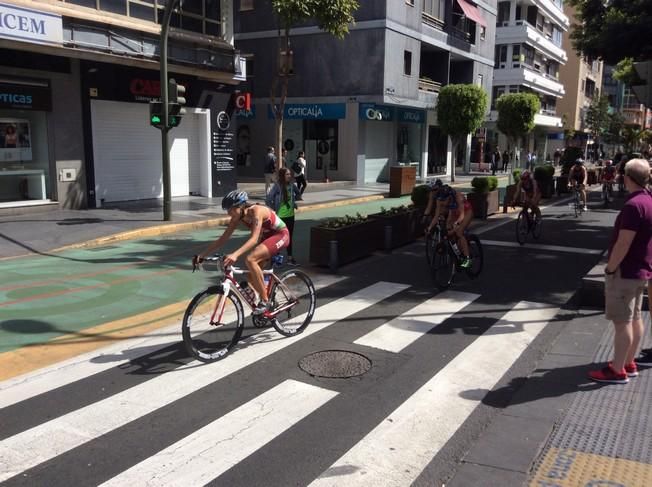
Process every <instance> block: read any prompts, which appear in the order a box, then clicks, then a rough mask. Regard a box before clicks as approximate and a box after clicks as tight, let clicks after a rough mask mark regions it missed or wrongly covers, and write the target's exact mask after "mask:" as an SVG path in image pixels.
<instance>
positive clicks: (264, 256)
mask: <svg viewBox="0 0 652 487" xmlns="http://www.w3.org/2000/svg"><path fill="white" fill-rule="evenodd" d="M248 199H249V197H248V195H247V193H246V192H244V191H238V190H235V191H231V192H230V193H229V194H227V195H226V196H225V197H224V198H223V199H222V209H224V210H226V211H227V213H228V215H229V216H230V217H231V221H230V222H229V226H228V227H227V228H226V230H225V231H224V233H223V234H222V236H221V237H220V238H218V239H217V240H216V241H215V242H213V243H212V244H211V245H209V246H208V248H207V249H206V250H204V252H202V253H201V254H199V255H198V256H197V258H198V260H199V261H201V260H202V259H203V258H204V257H206V256H208V255H211V254H212V253H214V252H215V251H216V250H218V249H219V248H220V247H222V245H224V244H225V243H226V242H227V241H228V240H229V238H230V237H231V235H232V234H233V232H234V231H235V229H236V227H237V226H238V225H239V224H240V223H242V224H243V225H244V226H246V227H247V228H249V229H250V230H251V236H250V237H249V239H248V240H247V241H246V242H245V243H244V244H243V245H242V246H241V247H240V248H239V249H237V250H236V251H234V252H231V253H230V254H228V255H226V256H225V257H224V265H225V266H228V265H231V264H233V263H234V262H236V261H237V260H238V259H239V258H240V257H242V255H244V254H245V253H247V252H249V251H250V250H251V252H250V253H249V254H248V255H247V257H246V258H245V262H246V265H247V268H248V269H249V271H250V274H249V284H250V285H251V286H252V287H253V288H254V290H255V291H256V292H257V293H258V295H259V296H260V303H258V306H256V308H255V309H254V311H253V314H257V315H258V314H263V313H264V312H265V311H267V310H268V309H269V297H268V295H267V288H266V286H265V284H264V282H263V269H262V265H263V263H264V262H265V261H268V260H269V259H270V258H271V257H272V256H273V255H276V254H278V253H279V252H280V251H281V250H283V249H284V248H285V247H287V246H288V245H289V244H290V232H289V231H288V229H287V227H286V226H285V223H283V220H281V218H280V217H279V216H278V215H277V214H276V213H274V211H273V210H271V209H270V208H268V207H266V206H262V205H254V204H251V203H249V202H248Z"/></svg>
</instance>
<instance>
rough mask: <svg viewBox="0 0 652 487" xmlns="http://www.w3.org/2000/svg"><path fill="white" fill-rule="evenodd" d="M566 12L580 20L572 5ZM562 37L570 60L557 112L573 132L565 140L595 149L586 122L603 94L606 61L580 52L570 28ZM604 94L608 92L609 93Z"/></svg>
mask: <svg viewBox="0 0 652 487" xmlns="http://www.w3.org/2000/svg"><path fill="white" fill-rule="evenodd" d="M564 12H565V13H566V15H567V16H568V18H569V19H570V21H571V23H576V22H577V19H576V18H575V12H574V9H573V7H571V6H569V5H566V6H564ZM563 39H564V40H563V47H564V49H565V50H566V52H567V53H568V61H567V62H566V64H565V65H564V66H562V67H561V69H560V73H559V79H560V80H561V82H562V83H563V84H564V86H565V87H566V94H565V95H564V96H563V98H562V99H561V100H559V103H558V104H557V113H558V114H559V115H560V116H561V117H562V124H563V125H564V129H565V130H566V133H570V131H572V132H574V136H573V139H572V140H567V141H565V144H566V145H574V146H578V147H582V148H583V149H585V150H587V152H593V151H592V143H593V141H592V140H591V137H590V135H589V133H590V128H589V126H588V125H587V123H586V113H587V110H588V108H589V107H590V106H591V103H592V102H593V101H594V100H595V99H596V97H599V96H602V95H603V90H602V80H603V63H602V61H598V60H591V59H587V58H586V57H584V56H578V55H577V53H576V52H575V50H574V49H573V45H572V43H571V38H570V32H566V33H564V37H563ZM604 95H605V96H609V95H607V94H606V93H604ZM614 95H615V94H614ZM596 154H597V152H596Z"/></svg>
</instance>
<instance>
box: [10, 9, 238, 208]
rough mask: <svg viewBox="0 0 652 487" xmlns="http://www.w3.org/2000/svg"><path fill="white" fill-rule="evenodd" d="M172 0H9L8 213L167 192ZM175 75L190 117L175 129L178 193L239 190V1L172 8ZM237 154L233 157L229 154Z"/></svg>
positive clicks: (175, 186) (174, 167) (174, 174)
mask: <svg viewBox="0 0 652 487" xmlns="http://www.w3.org/2000/svg"><path fill="white" fill-rule="evenodd" d="M165 3H166V2H164V1H161V0H146V1H141V0H66V1H54V0H50V1H46V0H44V1H29V0H4V1H3V2H2V3H0V19H1V20H0V73H1V74H0V210H2V209H5V210H6V211H8V210H7V209H10V208H11V209H14V210H15V209H16V208H24V207H27V206H43V205H46V206H54V207H56V206H61V207H66V208H84V207H87V206H90V207H95V206H101V205H102V204H108V203H111V202H115V201H124V200H135V199H149V198H160V197H161V196H162V183H161V174H162V168H161V135H160V132H159V131H158V130H157V129H155V128H153V127H151V126H150V125H149V101H150V100H154V99H156V98H158V97H159V96H160V81H159V79H160V77H159V36H160V30H161V28H160V24H161V22H162V15H163V11H164V6H165ZM169 53H170V54H169V64H170V67H169V72H170V77H175V78H176V79H177V81H178V82H179V83H180V84H183V85H185V86H186V87H187V89H188V93H187V99H188V114H187V115H186V116H185V117H184V119H183V122H182V123H181V125H180V126H179V127H178V128H175V129H174V130H172V131H171V132H170V141H171V148H172V150H171V172H172V181H173V183H172V186H173V187H172V194H173V195H174V196H176V195H179V196H181V195H184V196H187V195H189V194H195V193H196V194H202V195H205V196H212V195H219V194H220V192H221V191H223V189H225V188H227V187H235V175H234V164H230V165H229V162H228V157H229V155H231V154H229V151H231V152H232V151H233V147H234V140H235V134H231V133H230V132H229V130H227V129H224V130H222V128H220V127H218V126H217V125H218V123H217V119H218V114H219V113H221V112H225V113H228V112H229V110H230V107H231V108H232V105H233V102H232V99H233V96H232V95H233V91H234V87H236V86H237V85H238V84H239V83H240V79H243V78H244V73H242V72H241V69H240V68H241V65H242V62H241V60H240V58H239V56H238V54H237V53H236V51H235V49H234V47H233V5H232V1H231V0H221V1H220V0H189V1H186V2H185V3H184V7H183V8H182V9H181V10H179V11H178V12H177V13H176V14H174V15H173V17H172V29H171V31H170V40H169ZM225 154H226V155H225Z"/></svg>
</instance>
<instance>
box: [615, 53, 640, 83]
mask: <svg viewBox="0 0 652 487" xmlns="http://www.w3.org/2000/svg"><path fill="white" fill-rule="evenodd" d="M613 77H614V79H617V80H618V81H621V82H623V83H625V84H626V85H628V86H632V85H637V84H642V83H643V80H642V79H641V78H640V76H639V75H638V73H637V72H636V70H635V69H634V60H633V59H632V58H631V57H626V58H625V59H621V60H620V61H618V64H616V67H615V68H614V72H613Z"/></svg>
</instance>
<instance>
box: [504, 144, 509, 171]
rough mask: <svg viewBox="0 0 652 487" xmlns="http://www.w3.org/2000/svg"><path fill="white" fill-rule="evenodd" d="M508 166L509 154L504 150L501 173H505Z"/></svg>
mask: <svg viewBox="0 0 652 487" xmlns="http://www.w3.org/2000/svg"><path fill="white" fill-rule="evenodd" d="M508 166H509V152H507V149H505V152H503V172H507V167H508Z"/></svg>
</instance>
